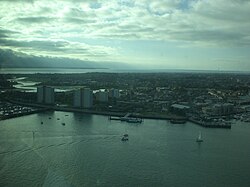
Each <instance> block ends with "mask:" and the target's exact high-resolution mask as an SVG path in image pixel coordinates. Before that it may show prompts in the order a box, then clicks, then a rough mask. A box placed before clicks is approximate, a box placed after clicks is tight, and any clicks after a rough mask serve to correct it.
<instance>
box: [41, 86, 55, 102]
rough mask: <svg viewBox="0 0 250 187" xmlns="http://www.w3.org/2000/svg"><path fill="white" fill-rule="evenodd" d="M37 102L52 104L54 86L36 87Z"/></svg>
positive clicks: (53, 100)
mask: <svg viewBox="0 0 250 187" xmlns="http://www.w3.org/2000/svg"><path fill="white" fill-rule="evenodd" d="M37 102H38V103H41V104H54V103H55V91H54V88H52V87H48V86H39V87H37Z"/></svg>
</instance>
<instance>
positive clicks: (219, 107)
mask: <svg viewBox="0 0 250 187" xmlns="http://www.w3.org/2000/svg"><path fill="white" fill-rule="evenodd" d="M213 108H214V114H215V115H229V114H232V113H233V112H234V105H233V104H232V103H224V104H215V105H214V107H213Z"/></svg>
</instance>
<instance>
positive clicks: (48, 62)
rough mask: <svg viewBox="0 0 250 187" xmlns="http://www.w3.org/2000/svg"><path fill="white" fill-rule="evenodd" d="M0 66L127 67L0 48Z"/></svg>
mask: <svg viewBox="0 0 250 187" xmlns="http://www.w3.org/2000/svg"><path fill="white" fill-rule="evenodd" d="M0 68H90V69H91V68H129V65H127V64H123V63H119V62H118V63H117V62H93V61H83V60H77V59H70V58H56V57H42V56H41V57H37V56H27V55H24V54H16V53H15V52H13V51H11V50H1V49H0Z"/></svg>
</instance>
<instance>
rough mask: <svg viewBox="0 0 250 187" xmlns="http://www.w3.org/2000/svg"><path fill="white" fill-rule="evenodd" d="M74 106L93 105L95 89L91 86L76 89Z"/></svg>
mask: <svg viewBox="0 0 250 187" xmlns="http://www.w3.org/2000/svg"><path fill="white" fill-rule="evenodd" d="M73 102H74V103H73V105H74V107H79V108H91V107H92V106H93V91H92V90H90V89H89V88H81V89H79V90H75V91H74V101H73Z"/></svg>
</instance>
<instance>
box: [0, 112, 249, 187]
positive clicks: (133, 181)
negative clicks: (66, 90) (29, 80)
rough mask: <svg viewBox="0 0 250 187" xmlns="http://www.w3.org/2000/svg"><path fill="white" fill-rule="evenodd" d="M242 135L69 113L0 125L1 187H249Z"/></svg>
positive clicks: (241, 126) (239, 126) (242, 126)
mask: <svg viewBox="0 0 250 187" xmlns="http://www.w3.org/2000/svg"><path fill="white" fill-rule="evenodd" d="M50 118H51V119H50ZM58 118H59V120H58ZM41 122H43V124H41ZM63 122H65V126H64V125H62V123H63ZM199 131H202V134H203V139H204V142H203V143H201V144H197V143H196V142H195V139H196V137H197V135H198V132H199ZM33 132H34V139H33ZM249 132H250V125H249V124H247V123H241V122H236V123H235V124H233V126H232V129H207V128H202V127H200V126H197V125H194V124H191V123H189V122H187V123H186V124H181V125H177V124H176V125H173V124H171V123H170V122H167V121H165V120H148V119H146V120H144V122H143V123H142V124H130V123H126V122H120V121H110V120H108V117H107V116H98V115H88V114H80V113H68V112H46V113H38V114H33V115H29V116H24V117H20V118H14V119H9V120H4V121H0V146H1V151H0V186H19V185H22V186H248V184H249V183H250V174H249V170H250V163H249V158H250V150H249V145H248V142H249V141H250V137H249ZM125 133H128V134H129V141H128V142H122V141H121V137H122V135H123V134H125Z"/></svg>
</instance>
